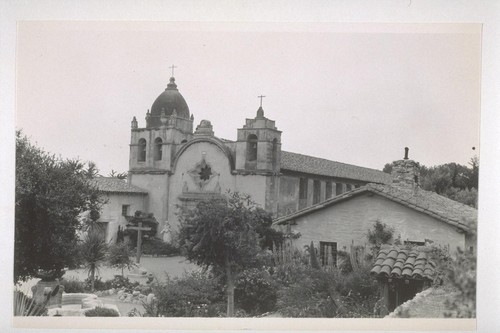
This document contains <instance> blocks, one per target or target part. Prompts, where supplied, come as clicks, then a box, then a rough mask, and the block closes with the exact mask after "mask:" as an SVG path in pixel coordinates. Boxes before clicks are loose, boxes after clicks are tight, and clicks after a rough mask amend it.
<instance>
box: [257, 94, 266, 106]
mask: <svg viewBox="0 0 500 333" xmlns="http://www.w3.org/2000/svg"><path fill="white" fill-rule="evenodd" d="M264 97H266V96H264V95H260V96H257V98H260V107H262V99H263V98H264Z"/></svg>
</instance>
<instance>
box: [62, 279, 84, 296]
mask: <svg viewBox="0 0 500 333" xmlns="http://www.w3.org/2000/svg"><path fill="white" fill-rule="evenodd" d="M59 283H60V284H61V285H63V286H64V292H66V293H83V292H85V282H82V281H78V280H76V279H68V280H66V279H62V280H61V281H60V282H59Z"/></svg>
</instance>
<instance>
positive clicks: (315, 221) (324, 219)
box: [274, 159, 477, 265]
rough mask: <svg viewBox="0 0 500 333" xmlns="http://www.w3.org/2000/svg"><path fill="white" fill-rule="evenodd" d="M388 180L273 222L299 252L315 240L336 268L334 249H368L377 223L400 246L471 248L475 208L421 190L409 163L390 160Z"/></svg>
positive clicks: (327, 261) (326, 260)
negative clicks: (290, 237) (292, 235)
mask: <svg viewBox="0 0 500 333" xmlns="http://www.w3.org/2000/svg"><path fill="white" fill-rule="evenodd" d="M392 177H393V180H392V183H391V184H374V183H370V184H366V185H364V186H361V187H359V188H355V189H353V190H351V191H348V192H346V193H343V194H341V195H338V196H336V197H334V198H331V199H329V200H326V201H324V202H322V203H319V204H316V205H313V206H311V207H308V208H305V209H302V210H299V211H297V212H295V213H292V214H288V215H286V216H281V217H279V218H278V219H277V220H276V221H275V223H274V224H275V226H276V227H278V228H280V229H281V230H283V231H284V232H289V233H290V232H293V233H296V234H297V233H300V237H299V238H297V239H295V240H294V241H293V242H294V245H295V246H296V247H298V248H303V247H304V246H305V245H309V244H310V243H311V242H313V243H314V245H315V246H316V247H317V248H319V249H320V256H321V261H322V262H323V264H334V265H335V264H336V260H337V259H336V258H337V251H339V250H349V249H350V246H351V245H352V244H354V245H361V246H363V245H367V243H368V239H367V234H368V230H369V229H372V228H373V226H374V224H375V223H376V222H377V221H379V222H381V223H384V224H386V225H387V226H388V227H390V228H393V229H394V231H395V234H394V237H395V238H399V239H400V242H401V243H402V244H403V245H404V244H413V245H429V244H433V245H438V246H443V247H449V249H450V250H451V251H452V252H453V251H454V250H456V248H457V247H460V248H462V249H468V250H472V251H473V250H474V246H475V240H474V239H472V238H471V236H470V233H469V231H470V228H471V226H470V225H471V222H473V221H475V220H476V218H477V210H476V209H474V208H472V207H469V206H467V205H464V204H462V203H459V202H456V201H453V200H450V199H448V198H446V197H443V196H441V195H439V194H437V193H435V192H430V191H425V190H423V189H422V188H420V186H419V177H420V171H419V168H418V164H417V163H416V162H415V161H413V160H410V159H403V160H400V161H396V162H394V166H393V172H392ZM332 261H333V262H332Z"/></svg>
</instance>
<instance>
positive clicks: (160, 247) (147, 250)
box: [142, 237, 179, 256]
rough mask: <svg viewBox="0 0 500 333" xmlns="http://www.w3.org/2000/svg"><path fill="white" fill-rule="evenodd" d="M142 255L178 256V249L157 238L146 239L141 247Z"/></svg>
mask: <svg viewBox="0 0 500 333" xmlns="http://www.w3.org/2000/svg"><path fill="white" fill-rule="evenodd" d="M142 253H143V254H148V255H153V256H157V255H164V256H170V255H178V254H179V248H177V247H175V246H174V245H172V244H171V243H166V242H163V241H162V240H161V239H158V238H153V237H152V238H148V239H145V240H144V244H143V245H142Z"/></svg>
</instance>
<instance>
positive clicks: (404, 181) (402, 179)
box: [391, 147, 420, 189]
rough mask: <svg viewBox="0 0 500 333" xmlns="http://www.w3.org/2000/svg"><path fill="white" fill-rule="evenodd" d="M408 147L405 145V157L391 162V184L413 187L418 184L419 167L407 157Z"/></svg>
mask: <svg viewBox="0 0 500 333" xmlns="http://www.w3.org/2000/svg"><path fill="white" fill-rule="evenodd" d="M409 150H410V149H409V148H408V147H405V157H404V159H402V160H399V161H394V162H393V163H392V173H391V175H392V185H394V186H398V187H404V188H412V189H415V188H417V187H419V185H420V167H419V165H418V163H417V162H415V161H414V160H410V159H409V157H408V152H409Z"/></svg>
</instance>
